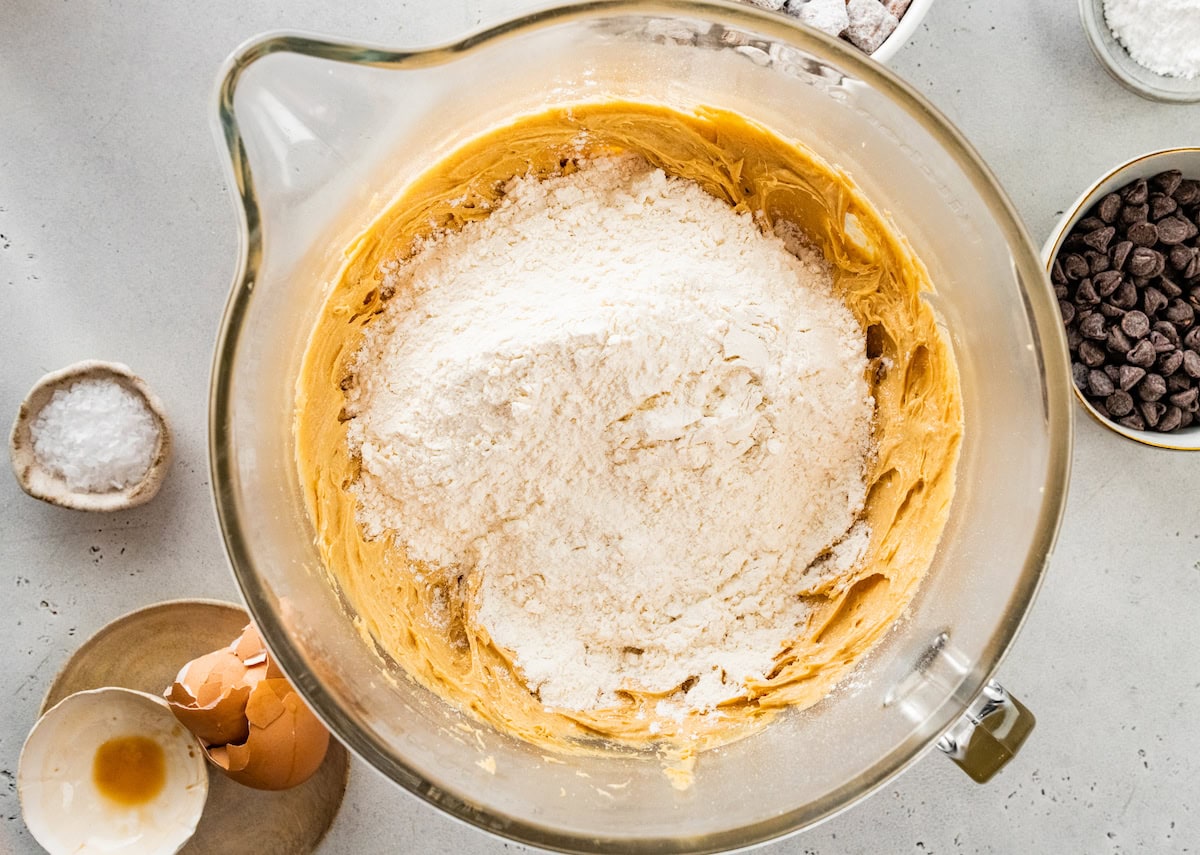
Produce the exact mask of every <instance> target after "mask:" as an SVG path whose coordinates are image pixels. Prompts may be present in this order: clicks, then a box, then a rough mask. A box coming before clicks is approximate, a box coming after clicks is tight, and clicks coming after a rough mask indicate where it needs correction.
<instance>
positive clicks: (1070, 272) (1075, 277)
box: [1063, 252, 1088, 282]
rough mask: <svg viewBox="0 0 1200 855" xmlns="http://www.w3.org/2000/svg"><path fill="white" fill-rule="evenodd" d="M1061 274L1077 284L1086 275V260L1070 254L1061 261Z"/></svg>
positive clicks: (1080, 256)
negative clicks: (1064, 274)
mask: <svg viewBox="0 0 1200 855" xmlns="http://www.w3.org/2000/svg"><path fill="white" fill-rule="evenodd" d="M1063 272H1064V273H1066V275H1067V279H1069V280H1070V281H1072V282H1078V281H1079V280H1080V279H1082V278H1083V277H1085V276H1087V275H1088V263H1087V259H1086V258H1084V257H1083V256H1082V255H1079V254H1078V253H1074V252H1073V253H1071V254H1070V255H1068V256H1067V257H1066V258H1064V259H1063Z"/></svg>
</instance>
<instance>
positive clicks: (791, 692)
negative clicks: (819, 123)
mask: <svg viewBox="0 0 1200 855" xmlns="http://www.w3.org/2000/svg"><path fill="white" fill-rule="evenodd" d="M627 152H632V153H635V154H638V155H640V156H642V157H643V158H645V159H646V160H647V161H649V162H650V163H651V164H653V165H654V166H657V167H660V168H662V169H663V170H664V171H666V172H667V173H669V174H672V175H678V176H682V177H684V178H688V179H691V180H693V181H696V182H697V183H698V184H700V186H701V187H703V188H704V189H705V190H707V191H708V192H709V193H711V194H712V195H713V196H715V197H717V198H719V199H722V200H725V201H726V202H728V203H729V204H730V205H732V206H734V207H735V208H737V209H738V210H739V211H749V212H751V213H752V214H753V215H754V216H755V217H756V218H757V219H758V221H759V222H760V224H761V225H762V226H763V228H767V229H769V228H772V227H774V226H775V224H777V223H779V222H786V223H791V224H793V225H795V226H797V227H799V229H800V230H801V231H802V232H803V233H804V234H805V235H806V236H807V238H808V239H809V240H810V241H812V242H813V243H814V244H815V245H816V246H817V247H819V248H820V249H821V251H822V252H823V253H824V255H825V258H826V259H827V260H828V261H829V263H830V264H831V265H832V267H833V273H834V287H835V290H836V291H837V292H838V293H839V294H840V295H841V296H842V297H843V298H844V299H845V301H846V304H847V305H848V306H849V308H850V310H851V311H852V312H853V313H854V315H855V317H856V318H857V319H858V321H859V322H860V323H861V325H862V328H863V331H864V335H865V336H866V338H867V353H868V356H869V357H871V358H872V359H871V366H870V369H869V372H868V378H867V380H868V383H869V385H870V389H871V393H872V395H873V396H874V399H875V405H876V410H875V420H874V443H875V456H874V459H873V460H872V462H871V465H870V469H869V471H868V474H867V484H868V494H867V503H866V509H865V512H864V517H865V519H866V521H867V522H868V524H869V526H870V530H871V541H870V546H869V548H868V552H867V558H866V560H865V562H864V563H863V564H862V565H861V566H860V568H859V569H858V570H857V571H856V572H855V573H854V574H853V575H852V576H851V577H850V578H846V577H840V578H829V577H826V578H824V579H821V580H818V581H817V582H815V583H814V584H813V586H812V587H811V588H809V589H807V590H804V591H797V592H796V593H797V595H800V596H803V597H805V598H806V599H807V601H808V603H809V605H810V607H811V611H810V619H809V623H808V625H807V627H806V628H805V631H804V632H803V634H802V635H800V637H798V638H796V639H794V640H792V642H791V643H790V644H789V645H787V647H786V648H785V649H784V650H783V651H782V652H781V653H780V654H779V655H778V657H777V660H776V665H775V668H774V670H773V671H772V672H771V673H770V674H769V675H768V676H767V678H766V679H765V680H762V681H761V682H752V683H751V685H750V686H749V689H748V691H747V693H746V694H745V695H744V696H742V697H739V698H735V699H731V700H729V701H727V702H725V703H723V704H721V705H720V706H719V707H718V708H717V709H716V710H715V711H712V712H710V713H707V714H696V713H692V714H688V715H686V716H683V717H681V718H680V717H675V716H671V715H662V714H660V713H659V712H658V709H657V708H659V702H660V701H662V700H663V699H664V697H665V696H664V695H662V694H649V693H638V692H631V693H629V694H628V696H627V697H625V698H624V699H623V701H622V702H621V703H620V704H619V705H617V706H614V707H610V708H606V709H601V710H591V711H588V712H586V713H585V712H579V711H572V710H547V709H546V708H544V707H543V705H542V703H541V702H540V701H539V700H538V699H537V698H535V697H534V696H533V695H532V694H531V693H530V692H529V691H528V690H527V688H526V687H525V685H524V683H523V682H522V681H521V679H520V676H519V675H518V674H517V673H516V672H515V670H514V667H513V665H512V662H511V661H510V658H509V656H508V655H507V654H506V652H505V651H504V650H503V649H500V648H499V647H498V646H496V645H494V644H493V643H492V642H491V640H490V639H489V637H488V634H487V632H486V630H485V629H484V628H483V627H481V626H479V625H477V623H476V622H475V620H474V592H475V585H476V583H477V580H473V579H471V578H467V577H460V576H458V575H457V574H456V573H455V572H453V571H450V570H447V569H445V568H440V567H432V566H427V565H423V564H419V563H416V562H411V561H409V560H408V559H407V558H406V556H405V555H404V552H403V550H402V548H401V547H400V546H399V545H396V544H393V543H391V542H390V541H389V540H388V539H386V538H381V539H377V540H366V539H365V538H364V536H363V534H362V532H361V530H360V527H359V525H358V524H357V522H356V520H355V500H354V497H353V495H352V494H351V492H350V490H349V488H350V486H351V484H353V482H354V480H355V478H356V475H357V468H358V465H359V464H358V461H357V460H356V459H354V457H353V456H352V455H351V454H350V452H349V450H348V447H347V442H346V430H347V421H346V419H347V418H348V414H347V412H346V410H345V409H344V406H345V403H346V401H345V393H346V390H347V389H349V388H351V387H352V384H353V383H354V377H353V374H352V371H351V367H350V366H351V365H352V364H353V358H354V355H355V353H356V352H357V350H358V349H359V345H360V342H361V337H362V330H363V328H364V327H365V326H366V325H367V324H369V323H370V322H371V320H372V318H373V317H375V316H376V315H377V314H378V313H379V312H380V311H382V306H383V303H384V302H385V301H386V300H388V299H390V298H391V297H392V296H394V295H392V294H389V293H387V291H386V289H385V288H383V287H382V285H381V283H382V275H381V265H383V264H385V263H388V262H392V261H395V260H397V259H403V258H405V257H407V256H408V255H410V254H411V253H412V251H413V249H414V240H415V239H417V238H421V237H425V236H428V235H430V234H431V233H433V232H434V231H436V230H441V229H457V228H460V227H461V226H462V225H463V224H464V223H466V222H468V221H470V220H474V219H479V218H482V217H486V216H487V215H488V212H489V210H490V209H491V207H492V206H493V205H494V204H495V203H496V202H497V200H498V199H499V198H500V196H501V194H502V185H503V183H504V182H505V181H507V180H508V179H510V178H512V177H514V176H518V175H524V174H527V173H532V174H535V175H549V174H553V173H564V172H570V171H571V170H573V169H574V168H575V164H576V163H577V161H578V159H579V158H583V157H589V156H604V155H612V154H620V153H627ZM930 290H932V288H931V285H930V282H929V277H928V274H927V272H926V271H925V268H924V266H923V265H922V264H921V263H920V262H919V261H918V260H917V259H916V258H915V256H914V255H913V253H912V250H911V248H910V247H909V246H908V243H907V242H906V241H905V240H904V239H903V238H902V237H900V236H899V235H898V234H896V232H895V229H894V227H893V226H892V225H891V223H890V222H889V221H888V220H887V219H886V218H885V217H883V216H882V215H881V214H880V213H879V212H877V211H876V210H875V209H874V208H873V207H872V206H871V205H870V204H869V202H868V201H867V200H866V199H865V198H864V197H863V196H862V195H861V193H860V192H859V191H858V190H857V188H856V187H855V186H854V184H853V182H852V181H851V179H850V177H849V176H847V175H845V174H844V173H842V172H841V171H840V170H838V169H837V168H835V167H833V166H830V165H829V164H828V163H826V162H824V161H823V160H821V159H820V158H819V157H818V156H816V155H815V154H814V153H813V152H811V151H809V150H808V149H807V148H805V147H804V146H803V145H802V144H800V143H798V142H795V141H788V140H784V139H782V138H780V137H778V136H776V135H775V134H773V133H772V132H770V131H769V130H767V129H765V128H763V127H761V126H759V125H756V124H753V123H752V122H750V121H748V120H747V119H745V118H743V117H741V116H739V115H736V114H733V113H729V112H724V111H720V110H715V109H700V110H698V111H696V112H695V113H683V112H679V111H676V110H673V109H669V108H665V107H659V106H653V105H648V104H639V103H632V102H603V103H589V104H579V105H575V106H573V107H571V108H570V109H554V110H550V111H547V112H543V113H539V114H536V115H529V116H524V117H521V118H519V119H517V120H516V121H514V122H513V123H512V124H510V125H507V126H504V127H501V128H498V129H496V130H494V131H492V132H490V133H488V134H486V135H484V136H482V137H479V138H477V139H475V140H473V141H471V142H469V143H467V144H465V145H464V146H462V147H461V148H460V149H458V150H457V151H455V152H454V153H453V154H452V155H450V156H449V157H447V158H446V159H445V160H443V161H442V162H440V163H438V164H436V165H434V166H433V167H432V168H431V169H430V170H429V171H428V172H427V173H425V174H424V175H423V176H422V177H421V178H419V179H418V180H417V181H415V182H414V183H413V184H411V185H410V186H409V187H408V188H407V189H406V190H405V191H404V192H403V194H402V195H401V197H400V198H399V199H398V200H397V201H396V202H395V203H394V204H393V205H392V206H391V207H390V208H389V209H388V210H387V211H386V212H384V214H383V215H382V216H380V217H379V218H378V219H377V220H376V221H375V222H373V223H372V224H371V225H370V226H369V227H368V228H367V230H366V231H365V232H364V233H363V234H362V235H361V236H360V237H359V238H358V239H357V240H356V241H355V242H354V244H353V245H352V246H351V247H349V249H348V250H347V253H346V261H345V264H344V266H343V268H342V270H341V272H340V274H339V278H338V280H337V281H336V282H335V283H334V286H333V288H332V290H331V292H330V294H329V297H328V300H327V302H326V304H325V307H324V309H323V311H322V312H321V314H320V316H319V318H317V320H316V323H315V326H314V328H313V332H312V336H311V339H310V342H309V345H308V349H307V352H306V354H305V357H304V360H303V364H302V367H301V372H300V376H299V377H298V379H297V383H296V413H295V439H296V464H297V468H298V473H299V478H300V483H301V485H302V487H303V490H304V494H305V498H306V500H307V504H308V510H309V513H310V515H311V519H312V522H313V526H314V529H315V531H316V536H317V546H318V548H319V550H320V553H321V556H322V558H323V559H324V562H325V565H326V567H327V569H328V571H329V574H330V578H331V580H332V582H333V583H334V584H336V585H337V586H339V587H340V589H341V591H342V593H343V594H344V596H345V598H346V599H347V601H348V602H349V603H350V604H351V605H352V606H353V608H354V609H355V611H356V613H357V620H358V622H359V627H360V630H361V632H362V633H363V635H364V639H365V640H367V641H368V643H370V644H377V645H378V646H379V648H380V649H382V650H383V651H385V652H386V653H387V654H388V656H390V657H391V658H392V659H394V660H395V661H396V662H397V663H398V664H399V665H400V666H401V667H402V668H403V669H404V671H405V672H407V674H408V675H409V676H411V677H412V678H413V679H415V680H417V681H419V682H420V683H421V684H423V685H424V686H426V687H428V688H429V689H431V690H432V691H434V692H436V693H437V694H438V695H440V696H441V697H443V698H445V699H446V700H448V701H450V702H451V703H454V704H457V705H459V706H460V707H462V708H463V709H465V710H468V711H470V712H471V713H473V714H474V715H475V716H477V717H478V718H480V719H482V720H484V721H486V722H488V723H489V724H491V725H493V726H495V727H497V728H499V729H500V730H502V731H506V732H509V733H512V734H515V735H517V736H519V737H521V738H524V739H526V740H528V741H530V742H533V743H535V744H539V745H542V746H545V747H548V748H551V749H554V750H558V751H589V750H596V749H597V747H599V746H604V745H611V744H612V743H613V742H616V743H623V744H625V745H629V746H631V747H637V746H645V745H649V744H655V743H658V744H661V745H666V746H670V747H674V748H676V749H684V750H686V751H687V752H688V753H691V752H693V751H696V750H701V749H703V748H705V747H709V746H711V745H715V744H720V743H723V742H727V741H729V740H731V739H736V738H739V737H741V736H743V735H745V734H747V733H750V732H752V731H753V730H755V729H757V728H759V727H761V726H763V725H764V724H765V723H767V722H768V721H769V720H770V719H771V717H772V715H774V714H775V713H776V712H777V711H779V710H780V709H782V708H785V707H789V706H795V707H801V708H802V707H807V706H811V705H813V704H815V703H817V702H818V701H820V700H821V699H822V698H823V697H824V696H825V695H826V694H827V693H828V692H829V691H830V690H831V689H832V688H833V687H834V685H835V684H836V683H837V682H838V681H839V680H840V679H841V678H842V677H844V676H846V674H847V673H848V671H849V670H850V669H851V668H852V667H853V666H854V664H855V663H856V662H857V661H858V660H859V659H860V658H861V657H862V656H863V655H864V654H865V653H866V652H867V651H868V650H870V649H871V647H872V646H873V645H874V644H875V643H876V642H877V641H878V640H879V639H880V638H881V637H882V635H883V634H884V633H885V632H886V631H887V630H888V628H889V627H890V626H891V625H892V623H893V622H894V621H895V620H896V619H897V618H898V617H900V615H901V613H902V612H903V611H904V609H905V607H906V606H907V604H908V602H909V601H910V600H911V598H912V596H913V594H914V593H915V592H916V589H917V586H918V585H919V584H920V581H921V579H922V577H923V575H924V574H925V572H926V570H927V569H928V567H929V565H930V562H931V560H932V558H933V554H934V551H935V549H936V546H937V543H938V540H939V538H940V536H941V533H942V529H943V527H944V525H945V522H946V517H947V513H948V509H949V505H950V500H951V497H952V494H953V490H954V472H955V464H956V460H957V455H958V449H959V443H960V439H961V434H962V404H961V399H960V394H959V385H958V373H957V371H956V369H955V365H954V359H953V354H952V353H951V350H950V347H949V344H948V343H947V341H946V339H945V337H944V335H943V334H942V333H941V331H940V330H939V329H938V327H937V325H936V322H935V319H934V316H933V313H932V311H931V310H930V308H929V306H928V305H927V303H926V302H925V301H924V300H923V299H922V298H921V294H922V293H923V292H927V291H930ZM446 604H448V606H449V608H448V613H449V615H450V620H449V621H446V620H445V619H444V617H442V616H444V615H445V614H446V613H447V609H446V607H445V606H446ZM685 746H686V748H685Z"/></svg>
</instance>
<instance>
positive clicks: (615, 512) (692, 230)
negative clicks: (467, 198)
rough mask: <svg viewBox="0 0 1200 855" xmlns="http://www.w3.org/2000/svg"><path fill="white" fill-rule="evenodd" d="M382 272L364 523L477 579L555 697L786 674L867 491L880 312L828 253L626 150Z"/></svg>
mask: <svg viewBox="0 0 1200 855" xmlns="http://www.w3.org/2000/svg"><path fill="white" fill-rule="evenodd" d="M386 280H387V281H386V283H385V284H387V285H389V286H392V287H394V288H395V293H396V295H395V297H393V298H392V300H391V301H390V302H389V303H388V308H387V311H385V313H384V314H383V315H381V316H380V317H379V318H378V319H376V322H375V323H373V324H372V325H371V326H370V327H369V328H368V330H367V333H366V339H365V343H364V345H363V348H362V350H361V352H360V353H359V354H358V357H357V374H358V383H357V385H356V388H355V391H354V392H353V393H352V397H351V407H352V414H353V415H354V416H355V418H354V419H353V421H352V423H351V429H350V442H351V445H352V447H353V448H354V449H355V450H357V451H358V452H360V453H361V458H362V472H361V476H360V478H359V481H358V482H357V484H355V486H354V488H353V489H354V490H355V492H356V495H357V498H358V502H359V504H358V519H359V523H360V525H361V526H362V527H363V529H364V531H365V532H366V534H367V535H368V536H369V537H379V536H383V535H391V536H392V537H393V538H394V539H395V542H396V543H398V544H402V545H403V546H404V548H405V549H406V550H407V552H408V555H409V556H410V557H411V558H413V559H417V560H420V561H424V562H428V563H430V564H433V565H437V566H441V567H448V568H453V569H455V570H456V571H457V572H461V573H463V574H465V575H467V576H469V577H470V578H472V579H473V580H474V581H475V582H476V583H477V585H478V588H477V590H478V594H477V598H476V600H475V602H474V603H473V606H472V610H473V614H471V615H469V616H468V617H469V623H470V626H471V629H472V630H473V631H476V632H480V633H481V634H484V635H486V636H487V637H489V638H490V639H491V641H492V642H493V643H494V644H496V645H498V646H500V647H501V648H503V649H505V650H507V651H508V652H509V654H510V655H511V657H512V659H513V661H514V662H515V664H516V666H517V669H518V671H519V673H520V675H521V677H522V678H523V679H524V680H525V682H526V684H527V685H528V687H529V688H530V690H531V691H534V692H536V693H538V697H539V698H540V699H541V701H542V703H543V704H545V705H546V706H549V707H560V708H568V709H574V710H588V709H596V708H600V707H606V706H611V705H613V704H614V703H616V702H617V701H618V700H619V697H620V695H619V694H618V693H620V692H622V691H630V690H632V691H639V692H653V693H664V694H669V693H674V700H673V703H675V704H676V706H680V705H682V707H683V708H686V709H707V708H709V707H711V706H713V705H715V704H716V703H718V702H720V701H722V700H726V699H729V698H732V697H735V696H737V695H738V694H740V693H741V692H742V691H743V690H744V685H745V681H746V679H747V678H748V677H756V678H762V677H765V676H766V675H767V674H769V673H770V671H771V669H772V667H773V661H774V657H775V656H776V655H777V654H778V653H779V652H780V651H781V650H782V648H783V645H784V644H785V643H786V642H787V641H788V640H789V639H791V638H795V637H797V636H799V635H801V634H802V632H801V631H802V628H803V627H804V624H805V620H806V617H807V614H808V610H807V606H806V604H805V602H804V600H803V599H802V598H801V597H800V596H799V595H798V593H797V592H799V591H801V590H803V589H804V588H805V587H806V581H805V575H806V572H807V571H808V570H809V568H810V566H812V565H814V563H817V564H818V567H819V569H820V572H821V573H822V574H825V573H827V572H828V565H829V563H830V562H829V555H830V554H831V553H830V550H831V548H832V547H834V546H836V545H837V544H838V543H840V542H841V541H842V540H843V538H845V537H846V535H847V533H848V532H850V530H851V528H852V527H853V526H855V523H856V519H857V518H858V516H859V514H860V512H861V510H862V508H863V502H864V500H865V486H864V480H863V479H864V470H865V465H866V463H865V461H866V457H867V455H868V453H869V450H870V434H871V416H872V402H871V400H870V398H869V394H868V389H867V384H866V381H865V371H866V367H867V360H866V355H865V352H864V346H865V342H864V336H863V334H862V331H861V329H860V328H859V327H858V325H857V323H856V322H855V320H854V318H853V316H852V315H851V314H850V312H849V311H848V310H847V309H846V307H845V306H844V305H843V304H842V303H841V302H840V301H839V300H838V299H836V298H835V297H834V296H833V295H832V293H831V290H830V285H831V276H830V273H829V270H828V268H827V266H826V265H825V264H824V262H823V261H822V260H820V259H819V257H818V256H817V255H816V254H815V253H813V252H812V251H801V252H800V253H799V255H793V254H792V253H789V252H788V251H787V249H786V248H785V245H784V241H783V240H782V239H781V238H779V237H776V236H774V235H764V234H763V233H762V232H761V231H760V230H759V229H758V228H757V226H756V225H755V223H754V222H753V220H752V219H751V217H749V216H748V215H745V214H737V213H735V212H734V211H733V210H732V209H731V208H730V207H729V206H728V205H726V204H725V203H723V202H721V201H719V200H717V199H715V198H713V197H711V196H709V195H708V194H706V193H705V192H704V191H703V190H702V189H701V188H700V187H699V186H697V185H696V184H694V183H692V182H689V181H686V180H682V179H678V178H672V177H668V176H667V175H665V174H664V173H663V172H662V171H661V170H657V169H652V168H650V167H649V166H648V165H647V164H646V163H645V162H643V161H641V160H639V159H636V158H628V157H624V158H607V159H600V160H595V161H592V162H590V163H587V164H584V166H583V167H582V168H581V169H580V171H578V172H576V173H573V174H571V175H568V176H558V177H552V178H549V179H546V180H537V179H534V178H531V177H530V178H520V179H516V180H514V181H512V182H511V183H510V185H509V186H508V187H507V188H506V194H505V197H504V201H503V203H502V204H501V205H500V206H498V208H497V209H496V210H495V211H494V212H493V213H492V214H491V215H490V216H489V217H487V218H486V219H484V220H481V221H478V222H473V223H469V224H468V225H466V226H465V227H464V228H463V229H462V230H461V231H460V232H457V233H451V234H445V235H442V236H440V237H438V238H437V239H435V240H433V241H430V242H428V243H427V244H426V245H425V246H423V247H422V248H421V249H420V251H419V252H418V253H417V254H416V255H415V256H414V257H413V258H412V259H410V260H408V261H406V262H404V263H401V264H393V265H389V270H388V271H386ZM862 525H863V524H862V523H861V522H859V523H858V526H859V528H858V529H857V532H856V534H855V537H858V538H859V539H861V536H862V535H861V531H862ZM852 539H853V538H852ZM845 563H847V562H844V561H843V562H840V563H839V566H838V569H839V570H842V569H843V567H842V566H840V565H841V564H845ZM844 569H846V570H849V569H850V568H849V567H846V568H844Z"/></svg>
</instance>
